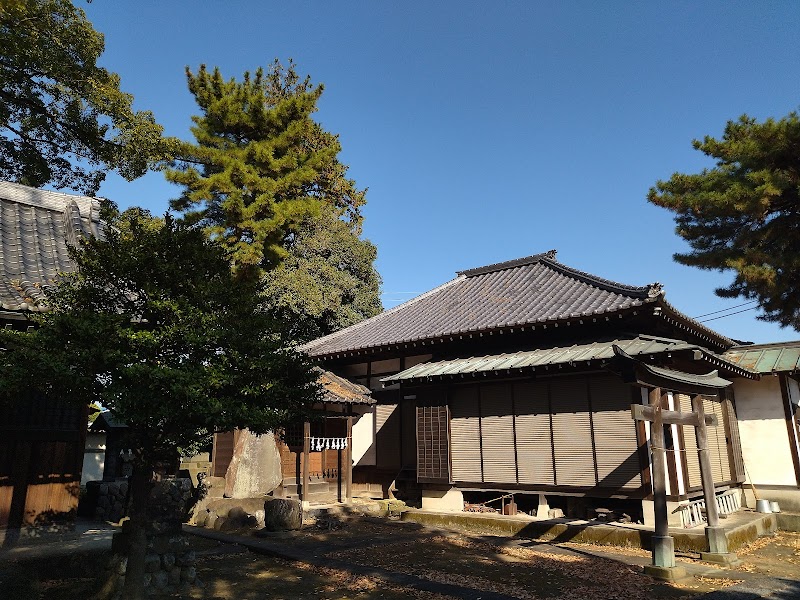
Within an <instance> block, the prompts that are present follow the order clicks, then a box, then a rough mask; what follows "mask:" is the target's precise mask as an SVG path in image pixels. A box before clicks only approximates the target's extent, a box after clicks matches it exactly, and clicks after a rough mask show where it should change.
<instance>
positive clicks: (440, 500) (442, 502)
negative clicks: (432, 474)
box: [422, 488, 464, 513]
mask: <svg viewBox="0 0 800 600" xmlns="http://www.w3.org/2000/svg"><path fill="white" fill-rule="evenodd" d="M422 510H430V511H436V512H459V513H460V512H463V510H464V494H463V493H461V490H458V489H456V488H450V489H445V490H437V489H428V488H426V489H423V490H422Z"/></svg>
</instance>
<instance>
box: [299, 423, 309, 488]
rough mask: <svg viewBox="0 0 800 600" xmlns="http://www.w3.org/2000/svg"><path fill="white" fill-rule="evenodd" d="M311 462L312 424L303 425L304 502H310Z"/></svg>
mask: <svg viewBox="0 0 800 600" xmlns="http://www.w3.org/2000/svg"><path fill="white" fill-rule="evenodd" d="M310 460H311V423H309V422H308V421H306V422H305V423H303V487H302V494H301V495H300V499H301V500H302V501H303V502H306V501H307V500H308V488H309V487H310V486H311V479H310V478H309V476H308V468H309V462H310Z"/></svg>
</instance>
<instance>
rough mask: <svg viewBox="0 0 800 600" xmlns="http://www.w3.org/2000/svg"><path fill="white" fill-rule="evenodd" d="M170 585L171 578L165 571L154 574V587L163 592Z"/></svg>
mask: <svg viewBox="0 0 800 600" xmlns="http://www.w3.org/2000/svg"><path fill="white" fill-rule="evenodd" d="M168 585H169V576H168V575H167V574H166V573H165V572H164V571H158V572H157V573H153V587H155V588H156V589H159V590H163V589H164V588H165V587H167V586H168Z"/></svg>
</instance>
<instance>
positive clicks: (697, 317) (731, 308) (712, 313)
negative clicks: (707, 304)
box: [692, 300, 758, 319]
mask: <svg viewBox="0 0 800 600" xmlns="http://www.w3.org/2000/svg"><path fill="white" fill-rule="evenodd" d="M753 302H758V300H750V301H749V302H745V303H744V304H737V305H736V306H729V307H728V308H723V309H721V310H715V311H713V312H710V313H706V314H704V315H697V316H696V317H692V318H694V319H702V318H703V317H709V316H711V315H715V314H717V313H721V312H728V311H729V310H733V309H734V308H739V307H741V306H747V305H748V304H753ZM753 308H755V307H753ZM748 310H749V309H748Z"/></svg>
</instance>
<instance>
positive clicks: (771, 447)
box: [733, 375, 797, 486]
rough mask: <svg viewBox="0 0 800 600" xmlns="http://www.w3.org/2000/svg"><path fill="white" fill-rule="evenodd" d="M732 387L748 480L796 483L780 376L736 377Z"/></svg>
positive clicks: (768, 482)
mask: <svg viewBox="0 0 800 600" xmlns="http://www.w3.org/2000/svg"><path fill="white" fill-rule="evenodd" d="M733 390H734V394H735V396H736V416H737V418H738V420H739V436H740V438H741V441H742V455H743V456H744V462H745V466H746V468H747V474H748V476H749V479H748V481H749V480H750V479H752V481H753V483H755V484H756V485H758V484H762V485H791V486H795V485H797V481H796V480H795V474H794V463H793V462H792V455H791V447H790V445H789V435H788V433H787V430H786V416H785V413H784V409H783V399H782V396H781V388H780V379H779V378H778V377H772V376H769V375H766V376H764V377H762V378H761V380H760V381H751V380H749V379H737V380H735V382H734V388H733Z"/></svg>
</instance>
